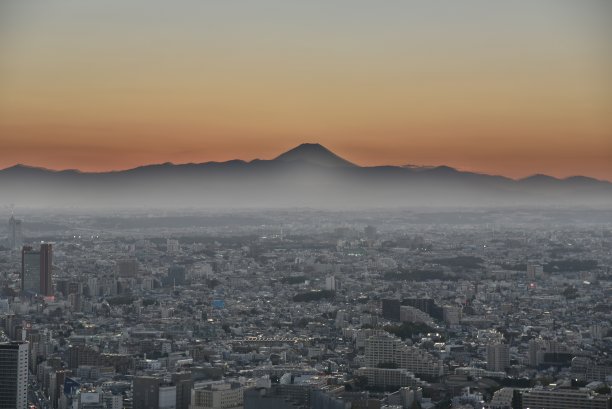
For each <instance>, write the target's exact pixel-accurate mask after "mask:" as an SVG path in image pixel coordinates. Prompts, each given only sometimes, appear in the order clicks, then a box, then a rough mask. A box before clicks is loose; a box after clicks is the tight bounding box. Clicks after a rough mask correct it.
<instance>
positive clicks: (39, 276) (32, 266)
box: [21, 243, 53, 296]
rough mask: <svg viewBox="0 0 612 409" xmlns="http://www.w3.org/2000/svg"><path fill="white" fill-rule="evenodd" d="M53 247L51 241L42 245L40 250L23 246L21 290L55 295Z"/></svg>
mask: <svg viewBox="0 0 612 409" xmlns="http://www.w3.org/2000/svg"><path fill="white" fill-rule="evenodd" d="M52 265H53V247H52V245H51V244H50V243H44V244H41V245H40V250H34V249H33V248H32V247H30V246H23V249H22V250H21V291H23V292H26V291H27V292H31V293H34V294H41V295H45V296H50V295H53V282H52V279H51V274H52Z"/></svg>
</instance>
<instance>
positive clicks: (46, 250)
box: [40, 243, 53, 296]
mask: <svg viewBox="0 0 612 409" xmlns="http://www.w3.org/2000/svg"><path fill="white" fill-rule="evenodd" d="M52 268H53V248H52V246H51V243H43V244H41V245H40V293H41V294H42V295H46V296H51V295H53V281H52V279H51V270H52Z"/></svg>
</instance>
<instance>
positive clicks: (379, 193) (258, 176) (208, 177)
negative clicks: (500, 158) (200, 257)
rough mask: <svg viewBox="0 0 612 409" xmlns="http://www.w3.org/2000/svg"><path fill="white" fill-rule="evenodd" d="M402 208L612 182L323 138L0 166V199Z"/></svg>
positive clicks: (564, 193) (586, 200) (558, 200)
mask: <svg viewBox="0 0 612 409" xmlns="http://www.w3.org/2000/svg"><path fill="white" fill-rule="evenodd" d="M3 202H4V203H6V204H8V203H15V204H19V205H26V206H27V205H32V204H34V205H41V206H44V205H54V206H86V207H91V206H101V207H109V206H110V207H113V206H142V205H146V206H155V207H157V206H159V207H165V206H179V207H180V206H203V207H303V206H306V207H341V208H348V207H398V206H400V207H402V206H474V205H478V206H483V205H484V206H508V205H552V206H565V205H567V206H576V205H590V204H593V203H595V204H597V205H605V206H612V183H610V182H607V181H599V180H597V179H594V178H588V177H584V176H573V177H569V178H566V179H557V178H554V177H551V176H546V175H534V176H532V177H528V178H524V179H518V180H515V179H511V178H507V177H505V176H499V175H488V174H483V173H474V172H466V171H461V170H457V169H454V168H452V167H449V166H435V167H423V168H414V167H403V166H384V165H383V166H359V165H356V164H354V163H352V162H349V161H347V160H346V159H344V158H342V157H340V156H338V155H336V154H335V153H333V152H332V151H330V150H329V149H327V148H325V147H324V146H323V145H320V144H312V143H310V144H302V145H299V146H297V147H295V148H293V149H291V150H289V151H287V152H284V153H282V154H281V155H279V156H277V157H275V158H273V159H255V160H252V161H249V162H247V161H244V160H239V159H236V160H230V161H225V162H203V163H186V164H173V163H170V162H165V163H161V164H152V165H144V166H140V167H135V168H131V169H127V170H120V171H110V172H81V171H78V170H59V171H55V170H48V169H45V168H39V167H29V166H24V165H16V166H12V167H9V168H7V169H4V170H0V205H2V204H3Z"/></svg>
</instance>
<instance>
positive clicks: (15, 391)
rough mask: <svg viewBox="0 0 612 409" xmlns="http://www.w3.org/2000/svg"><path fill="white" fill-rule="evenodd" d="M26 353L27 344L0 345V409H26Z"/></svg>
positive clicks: (27, 351)
mask: <svg viewBox="0 0 612 409" xmlns="http://www.w3.org/2000/svg"><path fill="white" fill-rule="evenodd" d="M28 353H29V347H28V343H27V342H6V343H0V409H26V407H27V404H28Z"/></svg>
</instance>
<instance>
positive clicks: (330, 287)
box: [325, 276, 337, 291]
mask: <svg viewBox="0 0 612 409" xmlns="http://www.w3.org/2000/svg"><path fill="white" fill-rule="evenodd" d="M336 285H337V284H336V277H334V276H327V277H326V278H325V289H326V290H327V291H336Z"/></svg>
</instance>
